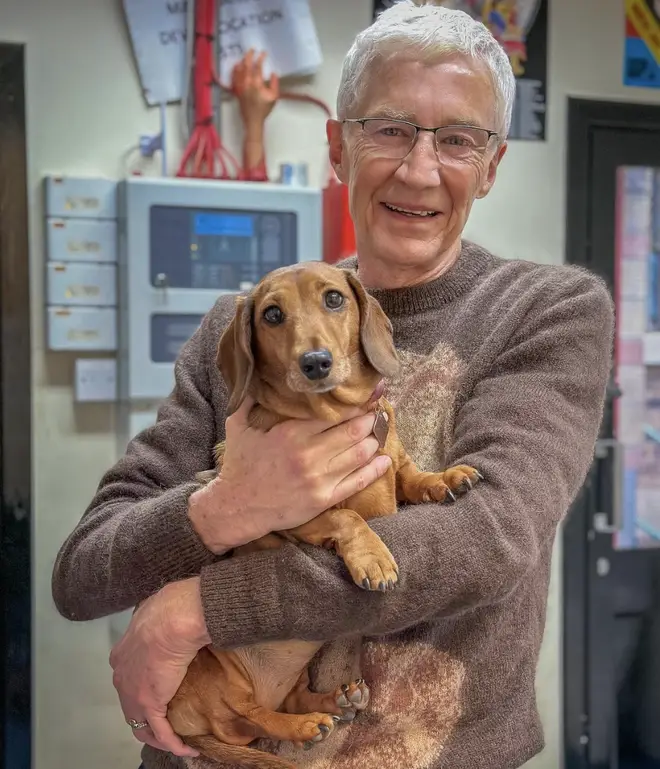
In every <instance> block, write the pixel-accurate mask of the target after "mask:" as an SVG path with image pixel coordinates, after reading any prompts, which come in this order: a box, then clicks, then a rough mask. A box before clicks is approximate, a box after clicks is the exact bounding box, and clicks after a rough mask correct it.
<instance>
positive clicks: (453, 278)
mask: <svg viewBox="0 0 660 769" xmlns="http://www.w3.org/2000/svg"><path fill="white" fill-rule="evenodd" d="M491 261H492V256H491V255H490V254H489V253H488V252H487V251H485V250H484V249H482V248H480V247H479V246H477V245H475V244H474V243H471V242H470V241H467V240H464V241H462V243H461V253H460V254H459V256H458V259H457V260H456V261H455V262H454V264H453V265H452V266H451V268H450V269H449V270H447V272H445V273H444V274H443V275H441V276H440V277H439V278H436V279H435V280H431V281H429V282H428V283H420V284H419V285H417V286H408V287H406V288H395V289H383V288H373V289H368V291H369V293H370V294H371V295H372V296H373V297H374V299H377V300H378V302H379V303H380V305H381V307H382V308H383V310H384V311H385V313H386V314H387V315H389V316H390V317H391V316H395V315H412V314H415V313H418V312H425V311H427V310H432V309H434V308H435V307H438V306H440V305H443V304H447V303H449V302H451V301H453V300H454V299H456V298H457V297H459V296H460V295H461V294H463V293H465V292H466V291H468V290H469V289H470V288H471V287H472V286H473V285H474V283H475V282H476V279H477V278H478V276H479V275H481V273H482V272H483V271H484V270H485V269H486V268H487V267H488V265H489V264H490V263H491ZM337 266H338V267H344V268H346V269H349V270H353V271H355V272H357V271H358V260H357V258H356V257H354V256H353V257H350V258H349V259H344V260H342V261H341V262H340V263H339V264H338V265H337Z"/></svg>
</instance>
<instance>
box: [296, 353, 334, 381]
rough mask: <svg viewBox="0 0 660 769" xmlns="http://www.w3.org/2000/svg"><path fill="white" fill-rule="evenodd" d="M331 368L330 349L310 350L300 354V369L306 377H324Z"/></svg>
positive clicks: (313, 378)
mask: <svg viewBox="0 0 660 769" xmlns="http://www.w3.org/2000/svg"><path fill="white" fill-rule="evenodd" d="M331 368H332V353H331V352H330V350H312V351H311V352H304V353H303V354H302V355H301V356H300V369H301V371H302V372H303V374H304V375H305V376H306V377H307V379H311V380H312V381H314V380H315V379H325V377H327V376H328V374H329V373H330V369H331Z"/></svg>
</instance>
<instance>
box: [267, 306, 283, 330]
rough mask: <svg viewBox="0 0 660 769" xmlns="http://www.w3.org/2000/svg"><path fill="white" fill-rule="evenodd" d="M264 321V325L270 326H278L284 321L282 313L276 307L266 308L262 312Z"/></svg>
mask: <svg viewBox="0 0 660 769" xmlns="http://www.w3.org/2000/svg"><path fill="white" fill-rule="evenodd" d="M264 320H265V321H266V323H270V325H271V326H279V325H280V323H282V321H283V320H284V313H283V312H282V310H280V308H279V307H277V306H276V305H272V306H271V307H266V309H265V310H264Z"/></svg>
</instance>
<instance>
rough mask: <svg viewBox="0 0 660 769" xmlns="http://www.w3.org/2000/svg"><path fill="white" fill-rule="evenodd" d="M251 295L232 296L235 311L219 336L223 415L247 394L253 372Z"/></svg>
mask: <svg viewBox="0 0 660 769" xmlns="http://www.w3.org/2000/svg"><path fill="white" fill-rule="evenodd" d="M253 306H254V303H253V301H252V298H251V297H249V296H248V297H244V296H239V297H237V298H236V310H235V312H234V317H233V319H232V321H231V323H230V324H229V325H228V326H227V328H226V329H225V331H224V333H223V334H222V336H221V337H220V343H219V344H218V354H217V357H216V364H217V366H218V368H219V369H220V373H221V374H222V378H223V379H224V380H225V384H226V385H227V389H228V390H229V404H228V405H227V416H229V415H231V414H233V413H234V411H236V409H237V408H238V407H239V406H240V405H241V403H243V401H244V400H245V398H246V397H247V394H248V391H249V389H250V384H251V382H252V376H253V375H254V355H253V353H252V311H253Z"/></svg>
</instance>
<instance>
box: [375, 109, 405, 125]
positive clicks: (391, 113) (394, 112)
mask: <svg viewBox="0 0 660 769" xmlns="http://www.w3.org/2000/svg"><path fill="white" fill-rule="evenodd" d="M369 117H382V118H390V119H392V120H408V121H409V122H411V123H412V122H414V121H413V116H412V115H411V113H410V112H405V111H402V110H398V109H393V108H392V107H376V108H375V109H372V110H369Z"/></svg>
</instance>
